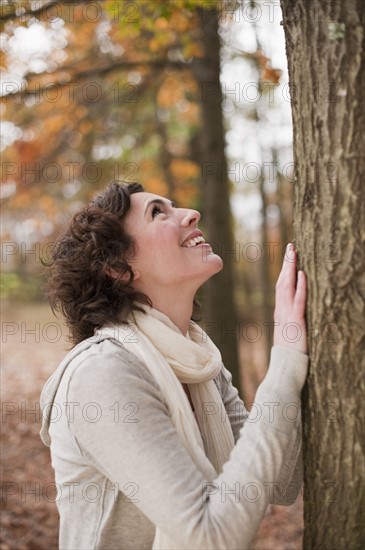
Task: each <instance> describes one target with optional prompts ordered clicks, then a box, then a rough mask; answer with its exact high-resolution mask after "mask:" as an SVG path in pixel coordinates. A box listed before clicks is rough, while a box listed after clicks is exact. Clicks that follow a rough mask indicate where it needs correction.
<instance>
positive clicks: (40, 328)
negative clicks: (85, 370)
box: [0, 303, 303, 550]
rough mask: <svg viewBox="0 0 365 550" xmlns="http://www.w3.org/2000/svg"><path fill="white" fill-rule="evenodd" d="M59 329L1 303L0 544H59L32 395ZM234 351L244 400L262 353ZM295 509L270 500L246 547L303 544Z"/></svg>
mask: <svg viewBox="0 0 365 550" xmlns="http://www.w3.org/2000/svg"><path fill="white" fill-rule="evenodd" d="M56 323H58V324H57V325H56ZM32 330H33V333H32V332H31V331H32ZM28 331H29V332H28ZM66 335H67V329H66V328H65V326H64V325H63V324H62V322H58V321H57V320H56V319H55V318H54V317H53V316H52V314H51V312H50V310H49V308H48V306H47V305H45V304H39V305H31V306H30V305H28V304H27V305H24V304H14V303H8V304H4V307H3V312H2V340H1V347H2V350H1V351H2V357H1V364H2V372H1V390H2V391H1V397H2V404H3V405H2V407H3V408H2V411H3V412H2V421H1V463H2V470H1V526H0V527H1V531H0V550H43V549H44V550H51V549H57V548H58V525H59V517H58V512H57V506H56V503H55V490H54V473H53V469H52V466H51V461H50V455H49V449H48V448H47V447H45V446H44V445H43V443H42V442H41V439H40V437H39V429H40V409H39V396H40V392H41V389H42V387H43V384H44V382H45V381H46V379H47V378H48V377H49V375H50V374H51V373H52V372H53V371H54V369H55V368H56V366H57V365H58V363H59V361H60V360H61V359H62V357H63V356H64V355H65V350H66V349H67V348H69V347H70V346H69V344H68V342H67V340H66ZM242 345H243V344H242ZM241 354H243V356H244V358H245V360H244V365H250V367H249V368H248V367H245V368H246V370H245V373H244V383H245V385H247V387H249V390H248V392H247V394H248V395H249V396H250V398H251V397H252V395H250V394H252V391H253V388H254V387H255V384H257V380H259V379H260V378H261V377H262V372H260V369H259V367H258V365H259V364H260V365H261V369H262V354H261V355H260V350H259V348H255V351H254V352H253V350H252V349H251V350H250V349H244V348H242V349H241ZM32 411H33V412H32ZM302 514H303V504H302V500H301V499H298V500H297V501H296V502H295V504H293V505H292V506H289V507H282V506H270V507H269V509H268V512H267V513H266V516H265V518H264V519H263V521H262V523H261V525H260V528H259V531H258V534H257V537H256V539H255V541H254V543H253V549H254V550H299V549H300V548H302V533H303V518H302ZM192 550H193V549H192Z"/></svg>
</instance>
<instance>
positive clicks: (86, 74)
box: [3, 59, 194, 99]
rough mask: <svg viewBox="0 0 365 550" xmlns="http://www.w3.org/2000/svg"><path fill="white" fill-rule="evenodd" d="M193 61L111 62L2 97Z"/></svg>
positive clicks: (34, 93) (186, 66) (187, 65)
mask: <svg viewBox="0 0 365 550" xmlns="http://www.w3.org/2000/svg"><path fill="white" fill-rule="evenodd" d="M193 63H194V60H193V61H192V62H189V63H184V62H183V61H170V60H169V59H156V60H144V61H119V62H117V63H113V64H112V65H107V66H104V67H97V68H94V69H88V70H85V71H80V72H79V73H75V74H74V75H72V76H71V77H70V79H68V80H59V81H57V82H50V83H48V84H45V85H44V86H42V87H39V88H37V89H34V90H20V91H17V92H14V93H9V94H7V95H5V96H3V98H5V99H7V98H11V99H15V98H16V97H18V96H22V97H24V98H25V97H30V96H33V97H34V96H35V97H39V95H40V94H41V93H42V92H44V91H46V90H47V91H48V90H52V89H54V88H63V87H66V86H69V85H71V84H75V83H77V82H79V81H80V80H85V79H89V78H92V77H98V76H102V75H106V74H109V73H112V72H113V71H117V70H121V71H126V70H130V69H134V68H136V67H150V68H153V69H156V70H162V69H165V68H166V67H170V68H174V69H178V70H182V69H189V68H192V65H193ZM60 69H61V70H62V67H60Z"/></svg>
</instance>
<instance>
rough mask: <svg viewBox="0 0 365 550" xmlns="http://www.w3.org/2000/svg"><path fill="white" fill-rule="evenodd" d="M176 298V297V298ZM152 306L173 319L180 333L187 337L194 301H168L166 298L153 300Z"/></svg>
mask: <svg viewBox="0 0 365 550" xmlns="http://www.w3.org/2000/svg"><path fill="white" fill-rule="evenodd" d="M175 298H176V297H175ZM152 304H153V307H154V308H155V309H157V310H158V311H161V313H164V314H165V315H167V317H169V318H170V319H171V321H172V322H173V323H174V325H176V326H177V328H178V329H179V330H180V332H181V333H182V334H183V335H184V336H186V334H187V332H188V328H189V322H190V318H191V314H192V312H193V300H192V299H190V300H186V299H185V300H182V299H178V298H176V299H175V300H174V301H172V300H166V298H165V297H164V298H162V299H158V298H156V297H155V298H154V299H152Z"/></svg>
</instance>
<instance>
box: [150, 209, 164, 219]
mask: <svg viewBox="0 0 365 550" xmlns="http://www.w3.org/2000/svg"><path fill="white" fill-rule="evenodd" d="M157 212H158V213H159V214H161V213H162V210H161V208H160V207H159V206H154V207H153V208H152V218H154V217H155V215H156V213H157Z"/></svg>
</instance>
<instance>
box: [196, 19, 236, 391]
mask: <svg viewBox="0 0 365 550" xmlns="http://www.w3.org/2000/svg"><path fill="white" fill-rule="evenodd" d="M198 11H199V15H200V20H201V28H202V41H203V45H204V57H203V58H202V60H201V61H200V62H199V63H196V65H195V67H194V75H195V78H196V79H197V81H198V83H199V85H200V89H201V91H202V104H201V109H202V133H201V149H202V156H201V163H202V164H201V166H202V198H203V205H202V206H203V213H204V225H205V229H206V232H207V235H208V240H209V242H211V243H212V246H213V250H214V251H216V252H217V253H218V254H219V255H220V256H221V257H222V259H223V261H224V268H223V270H222V271H221V272H220V273H218V274H217V275H215V276H214V277H213V278H211V279H210V280H209V281H207V283H205V294H204V322H205V324H206V327H205V328H206V330H207V333H208V334H209V336H210V337H211V338H212V340H213V341H214V342H215V344H216V345H217V346H218V347H219V349H220V350H221V352H222V358H223V362H224V364H225V366H226V367H227V368H228V369H229V370H230V372H231V373H232V376H233V384H234V385H235V386H236V387H237V389H240V379H239V359H238V345H237V344H238V338H239V330H237V327H238V322H237V315H236V311H235V304H234V280H233V279H234V275H233V261H234V257H235V253H234V244H233V236H232V223H231V209H230V204H229V182H228V178H227V163H226V157H225V141H224V128H223V113H222V91H221V85H220V79H219V77H220V38H219V33H218V11H217V10H216V9H215V8H209V9H203V8H201V9H199V10H198ZM232 256H233V258H232ZM208 323H209V324H208Z"/></svg>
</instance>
